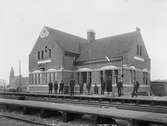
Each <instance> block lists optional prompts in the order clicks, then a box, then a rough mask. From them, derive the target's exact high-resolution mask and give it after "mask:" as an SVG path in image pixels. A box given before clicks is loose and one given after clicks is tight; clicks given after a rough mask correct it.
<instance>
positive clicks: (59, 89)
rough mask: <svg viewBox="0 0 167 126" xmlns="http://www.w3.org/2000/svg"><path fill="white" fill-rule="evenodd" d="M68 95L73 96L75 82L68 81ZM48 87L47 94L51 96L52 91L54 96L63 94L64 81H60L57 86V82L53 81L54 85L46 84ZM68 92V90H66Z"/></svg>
mask: <svg viewBox="0 0 167 126" xmlns="http://www.w3.org/2000/svg"><path fill="white" fill-rule="evenodd" d="M69 86H70V94H71V95H74V87H75V80H70V85H69ZM48 87H49V94H52V91H53V90H54V93H55V94H58V93H59V94H64V93H65V85H64V81H63V80H61V82H60V84H58V82H57V81H54V83H52V82H51V81H50V82H49V84H48ZM66 90H68V89H66Z"/></svg>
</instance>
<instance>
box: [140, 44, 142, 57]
mask: <svg viewBox="0 0 167 126" xmlns="http://www.w3.org/2000/svg"><path fill="white" fill-rule="evenodd" d="M140 56H142V46H140Z"/></svg>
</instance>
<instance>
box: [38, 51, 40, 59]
mask: <svg viewBox="0 0 167 126" xmlns="http://www.w3.org/2000/svg"><path fill="white" fill-rule="evenodd" d="M38 59H40V51H38Z"/></svg>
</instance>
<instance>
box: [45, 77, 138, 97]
mask: <svg viewBox="0 0 167 126" xmlns="http://www.w3.org/2000/svg"><path fill="white" fill-rule="evenodd" d="M139 86H140V84H139V82H138V81H134V82H133V91H132V94H131V96H132V97H134V96H136V97H137V94H138V89H139ZM48 87H49V94H52V91H53V90H54V93H55V94H58V93H59V94H64V91H65V86H64V81H63V80H61V82H60V84H58V82H57V81H54V83H52V82H51V81H50V82H49V84H48ZM74 88H75V80H73V79H72V80H70V83H69V87H68V89H66V90H69V92H70V95H71V96H72V95H74ZM105 88H107V87H106V83H105V81H104V80H103V79H102V81H101V94H102V95H104V91H105ZM122 88H123V83H122V81H118V82H117V94H118V97H120V96H121V95H122ZM90 89H91V82H90V81H87V83H79V91H80V94H90ZM107 91H108V90H107ZM67 92H68V91H67ZM94 94H99V93H98V86H97V84H96V83H95V85H94Z"/></svg>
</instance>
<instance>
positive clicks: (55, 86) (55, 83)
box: [54, 81, 58, 94]
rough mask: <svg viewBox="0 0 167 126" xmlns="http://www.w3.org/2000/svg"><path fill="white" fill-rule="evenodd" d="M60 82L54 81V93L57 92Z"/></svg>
mask: <svg viewBox="0 0 167 126" xmlns="http://www.w3.org/2000/svg"><path fill="white" fill-rule="evenodd" d="M57 89H58V83H57V81H55V82H54V93H55V94H57Z"/></svg>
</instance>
